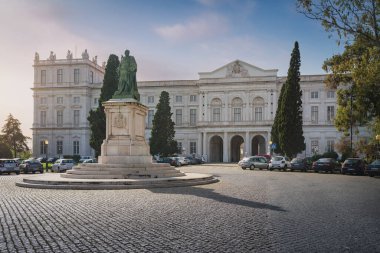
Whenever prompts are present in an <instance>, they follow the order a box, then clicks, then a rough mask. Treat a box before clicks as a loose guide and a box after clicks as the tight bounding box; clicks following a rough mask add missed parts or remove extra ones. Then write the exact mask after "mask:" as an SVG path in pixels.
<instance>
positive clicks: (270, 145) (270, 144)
mask: <svg viewBox="0 0 380 253" xmlns="http://www.w3.org/2000/svg"><path fill="white" fill-rule="evenodd" d="M269 154H270V155H272V141H269Z"/></svg>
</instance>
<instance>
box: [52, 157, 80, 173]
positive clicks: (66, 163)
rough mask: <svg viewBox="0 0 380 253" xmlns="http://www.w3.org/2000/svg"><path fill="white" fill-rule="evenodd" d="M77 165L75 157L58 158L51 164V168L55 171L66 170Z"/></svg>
mask: <svg viewBox="0 0 380 253" xmlns="http://www.w3.org/2000/svg"><path fill="white" fill-rule="evenodd" d="M74 165H75V163H74V160H73V159H58V160H57V161H55V163H54V164H53V165H52V166H51V170H52V171H54V172H64V171H66V170H71V168H72V167H73V166H74Z"/></svg>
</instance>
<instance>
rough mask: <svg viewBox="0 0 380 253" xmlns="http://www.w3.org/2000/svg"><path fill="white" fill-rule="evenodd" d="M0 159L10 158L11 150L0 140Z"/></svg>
mask: <svg viewBox="0 0 380 253" xmlns="http://www.w3.org/2000/svg"><path fill="white" fill-rule="evenodd" d="M0 157H1V158H12V150H11V149H10V148H9V146H8V145H7V144H5V143H3V142H1V140H0Z"/></svg>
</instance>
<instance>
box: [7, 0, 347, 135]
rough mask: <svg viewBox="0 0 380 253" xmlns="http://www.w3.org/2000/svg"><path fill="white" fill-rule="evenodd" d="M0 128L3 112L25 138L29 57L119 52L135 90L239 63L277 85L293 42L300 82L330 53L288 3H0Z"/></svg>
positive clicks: (332, 48)
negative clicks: (127, 61) (275, 72)
mask: <svg viewBox="0 0 380 253" xmlns="http://www.w3.org/2000/svg"><path fill="white" fill-rule="evenodd" d="M0 26H1V29H0V31H1V35H0V94H1V97H0V108H1V109H0V126H1V127H2V126H3V125H4V123H5V122H4V120H5V119H6V117H7V116H8V115H9V114H10V113H11V114H13V116H14V117H16V118H17V119H19V120H20V121H21V123H22V125H21V128H22V131H23V133H24V134H25V135H28V136H30V137H32V131H31V130H30V128H31V127H32V123H33V97H32V91H31V89H30V88H31V87H32V86H33V67H32V64H33V59H34V53H35V52H38V53H39V54H40V59H46V58H48V56H49V52H50V51H54V53H55V54H56V56H57V59H63V58H65V57H66V53H67V50H71V51H72V52H73V54H74V57H75V56H76V57H78V58H79V57H80V56H81V53H82V52H83V51H84V50H85V49H87V50H88V52H89V54H90V59H92V57H94V56H95V55H97V56H98V63H99V64H101V62H103V61H107V59H108V56H109V55H110V54H116V55H119V56H120V55H122V54H123V53H124V50H125V49H129V50H130V51H131V54H132V55H133V56H135V58H136V61H137V64H138V72H137V78H138V81H147V80H173V79H174V80H176V79H178V80H186V79H198V72H208V71H212V70H214V69H217V68H219V67H221V66H223V65H225V64H227V63H229V62H231V61H233V60H236V59H240V60H243V61H245V62H248V63H250V64H252V65H255V66H257V67H260V68H263V69H274V68H275V69H279V75H280V76H284V75H286V73H287V70H288V67H289V60H290V53H291V51H292V49H293V46H294V42H295V41H298V42H299V45H300V52H301V74H323V73H324V72H323V70H322V69H321V66H322V63H323V61H324V60H325V59H327V58H328V57H330V56H331V55H333V54H334V53H339V52H340V51H341V48H339V47H338V46H337V44H336V42H335V40H334V39H329V38H328V34H327V33H326V32H325V31H324V30H323V28H322V27H321V25H320V24H319V23H317V22H315V21H311V20H308V19H307V18H305V17H304V16H303V15H302V14H299V13H297V11H296V7H295V0H107V1H106V0H0Z"/></svg>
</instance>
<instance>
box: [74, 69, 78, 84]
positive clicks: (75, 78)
mask: <svg viewBox="0 0 380 253" xmlns="http://www.w3.org/2000/svg"><path fill="white" fill-rule="evenodd" d="M74 83H76V84H78V83H79V69H74Z"/></svg>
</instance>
